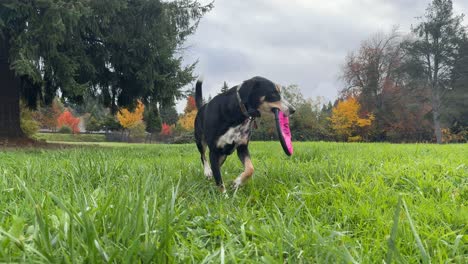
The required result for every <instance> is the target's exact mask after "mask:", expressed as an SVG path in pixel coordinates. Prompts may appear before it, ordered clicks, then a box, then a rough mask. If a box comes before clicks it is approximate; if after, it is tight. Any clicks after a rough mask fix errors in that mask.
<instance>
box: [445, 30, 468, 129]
mask: <svg viewBox="0 0 468 264" xmlns="http://www.w3.org/2000/svg"><path fill="white" fill-rule="evenodd" d="M457 54H458V55H457V59H456V61H455V64H454V67H453V70H452V77H451V78H452V86H451V87H450V89H448V90H447V91H446V95H445V97H444V98H442V100H443V104H442V107H443V108H442V111H441V112H442V116H441V122H442V123H443V124H444V125H445V127H448V128H450V129H451V130H452V131H451V132H452V133H460V132H462V130H467V131H468V37H467V36H466V34H465V36H464V37H463V39H462V40H461V44H460V46H459V50H458V52H457ZM467 134H468V133H467Z"/></svg>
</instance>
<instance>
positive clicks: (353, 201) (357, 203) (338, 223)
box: [0, 142, 468, 263]
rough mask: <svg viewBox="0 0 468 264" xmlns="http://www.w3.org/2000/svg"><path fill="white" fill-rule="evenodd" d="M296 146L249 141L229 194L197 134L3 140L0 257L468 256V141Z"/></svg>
mask: <svg viewBox="0 0 468 264" xmlns="http://www.w3.org/2000/svg"><path fill="white" fill-rule="evenodd" d="M295 151H296V153H295V155H294V156H293V157H292V158H287V157H286V156H285V155H284V154H283V153H282V150H281V147H280V145H279V143H277V142H271V143H261V142H254V143H253V144H252V145H251V154H252V157H253V163H254V165H255V168H256V172H255V175H254V178H253V180H252V181H251V182H249V184H248V185H247V186H245V187H243V188H241V189H239V190H238V191H237V192H234V191H232V190H230V191H229V192H228V193H229V198H226V197H224V196H222V195H220V194H219V193H218V191H217V189H216V188H215V186H214V183H213V182H207V181H206V180H205V179H204V177H203V173H202V166H201V164H200V161H199V157H198V154H197V152H196V149H195V146H194V145H193V144H190V145H126V144H108V143H100V144H99V145H97V146H92V145H90V146H86V147H72V148H67V149H63V150H40V149H39V150H38V149H35V150H27V149H25V150H7V151H0V262H2V261H4V262H13V261H14V262H29V263H30V262H65V263H66V262H72V261H74V262H76V263H83V262H88V263H99V262H106V261H109V262H117V263H138V262H145V263H147V262H150V261H153V262H155V263H164V262H196V263H201V262H215V263H219V262H221V263H223V262H225V263H250V262H265V263H284V262H289V263H311V262H317V263H336V262H338V263H342V262H345V263H347V262H349V263H351V262H360V263H383V261H384V260H385V261H390V260H391V261H395V262H397V263H420V262H426V261H432V262H433V263H447V262H448V263H466V262H468V235H467V233H468V227H467V225H466V224H467V223H468V207H467V206H468V204H467V201H468V177H467V175H468V146H467V145H466V144H464V145H461V144H460V145H442V146H436V145H423V144H419V145H416V144H415V145H391V144H345V143H297V144H295ZM241 171H242V167H241V165H240V162H239V161H238V160H237V157H236V156H235V155H233V156H231V157H230V158H229V159H228V160H227V162H226V164H225V165H224V167H223V177H224V180H225V182H226V183H228V184H229V183H230V182H231V181H232V180H233V179H234V178H235V177H236V176H237V175H238V174H239V173H240V172H241ZM399 197H401V199H400V202H399Z"/></svg>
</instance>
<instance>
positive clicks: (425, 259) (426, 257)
mask: <svg viewBox="0 0 468 264" xmlns="http://www.w3.org/2000/svg"><path fill="white" fill-rule="evenodd" d="M402 203H403V208H405V212H406V216H407V217H408V222H409V224H410V227H411V232H413V235H414V238H415V239H416V244H417V245H418V248H419V251H421V255H422V261H423V263H431V261H430V259H429V255H428V254H427V252H426V249H424V245H423V244H422V241H421V238H420V237H419V234H418V231H417V230H416V227H415V226H414V224H413V220H412V219H411V215H410V213H409V211H408V206H406V202H405V200H404V199H402Z"/></svg>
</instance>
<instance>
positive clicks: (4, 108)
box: [0, 34, 24, 138]
mask: <svg viewBox="0 0 468 264" xmlns="http://www.w3.org/2000/svg"><path fill="white" fill-rule="evenodd" d="M5 35H6V34H5ZM5 35H4V36H5ZM9 50H10V45H9V38H8V37H4V38H1V37H0V137H3V138H20V137H24V133H23V131H22V130H21V127H20V106H19V96H20V82H19V79H18V78H16V77H15V73H14V72H13V70H11V69H10V63H9V58H8V57H9V56H8V53H9Z"/></svg>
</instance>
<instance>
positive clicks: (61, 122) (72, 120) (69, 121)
mask: <svg viewBox="0 0 468 264" xmlns="http://www.w3.org/2000/svg"><path fill="white" fill-rule="evenodd" d="M79 124H80V119H79V118H77V117H74V116H73V114H72V113H70V111H68V110H65V112H63V113H62V114H60V116H59V117H58V119H57V127H58V128H61V127H63V126H68V127H70V128H71V129H72V131H73V133H75V134H76V133H79V132H80V128H79V127H78V125H79Z"/></svg>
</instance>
